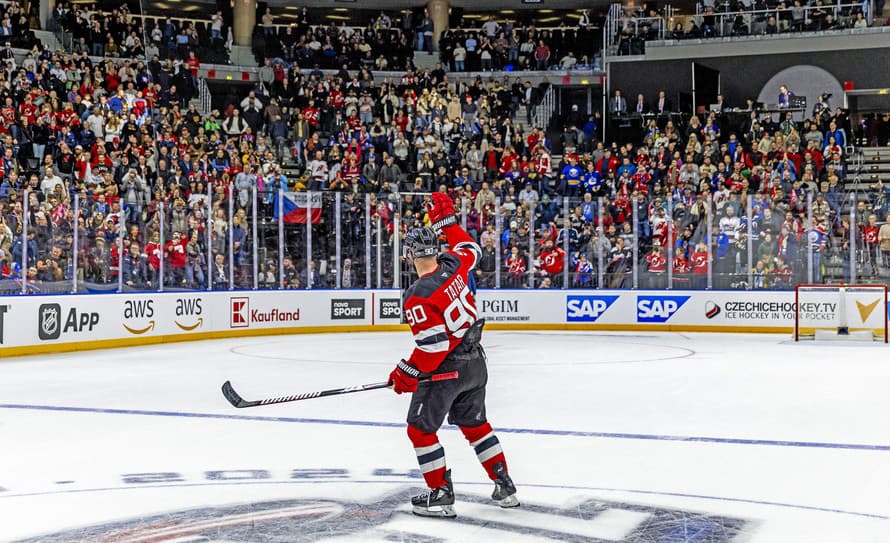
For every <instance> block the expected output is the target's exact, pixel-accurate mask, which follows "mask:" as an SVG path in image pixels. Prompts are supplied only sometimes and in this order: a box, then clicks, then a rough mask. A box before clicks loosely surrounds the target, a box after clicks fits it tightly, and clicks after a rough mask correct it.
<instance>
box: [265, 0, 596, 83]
mask: <svg viewBox="0 0 890 543" xmlns="http://www.w3.org/2000/svg"><path fill="white" fill-rule="evenodd" d="M288 21H289V24H288V25H285V26H280V25H276V19H275V17H274V16H273V15H272V13H271V10H268V9H267V10H266V13H265V14H264V15H263V17H262V19H261V20H260V22H258V24H257V32H256V33H255V38H254V43H255V45H254V50H255V51H256V52H257V53H258V55H259V56H260V58H262V57H267V58H281V59H282V60H283V61H285V62H287V63H290V62H296V63H298V64H300V65H301V66H308V67H312V66H318V67H320V68H322V69H325V68H327V69H339V68H341V67H343V66H346V67H347V68H348V69H361V68H366V69H376V70H402V69H405V68H407V67H409V66H410V65H411V64H412V62H413V55H414V52H415V51H420V52H426V53H429V54H432V53H433V21H432V19H431V18H430V15H429V12H428V11H426V10H424V13H423V14H422V15H421V16H419V17H417V16H415V14H414V12H412V11H411V10H405V11H402V12H400V13H399V14H398V15H397V16H390V15H389V14H387V13H386V12H380V14H379V15H377V16H375V17H371V18H369V20H368V22H367V25H366V26H365V27H364V28H355V27H352V26H348V25H347V24H346V22H345V21H344V22H342V23H341V24H340V25H336V24H330V25H324V24H313V23H312V20H311V17H310V14H309V11H308V10H307V9H305V8H304V9H303V10H302V11H301V12H300V13H299V14H298V15H297V18H296V20H294V19H288ZM601 41H602V40H601V37H597V35H596V30H595V25H594V23H593V22H592V19H591V15H590V13H589V12H588V11H586V10H585V11H583V12H581V13H580V15H579V17H578V19H577V23H576V24H574V25H568V24H566V22H565V21H563V22H561V23H560V24H559V26H558V27H556V28H551V29H538V28H536V27H535V26H534V25H533V24H526V23H524V22H520V21H513V20H508V19H495V18H494V17H493V16H492V17H489V18H488V19H486V20H485V21H483V22H482V23H481V24H480V25H479V27H478V28H466V27H462V26H461V25H458V26H456V27H455V28H450V29H447V30H445V32H443V33H442V35H441V36H440V38H439V58H440V60H441V63H442V65H443V66H445V67H446V68H447V69H448V70H449V71H456V72H463V71H494V70H504V69H509V70H511V71H513V70H547V69H550V68H560V69H570V68H573V67H576V66H577V67H581V66H586V67H589V66H590V65H592V64H593V59H594V55H595V53H596V51H597V50H598V44H600V43H601Z"/></svg>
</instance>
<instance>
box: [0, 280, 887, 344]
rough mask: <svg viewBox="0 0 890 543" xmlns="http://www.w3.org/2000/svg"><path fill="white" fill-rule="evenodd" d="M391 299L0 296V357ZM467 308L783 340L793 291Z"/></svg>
mask: <svg viewBox="0 0 890 543" xmlns="http://www.w3.org/2000/svg"><path fill="white" fill-rule="evenodd" d="M399 295H400V293H399V291H397V290H373V291H372V290H367V291H364V290H349V291H334V290H326V291H283V292H278V291H268V292H265V291H264V292H251V291H247V292H168V293H149V294H103V295H76V296H34V297H28V296H6V297H0V338H2V339H0V342H2V343H0V357H2V356H4V355H6V356H13V355H16V354H30V353H32V352H47V351H50V350H71V349H88V348H101V347H105V346H118V345H122V344H126V345H139V344H142V343H145V344H149V343H157V342H160V341H167V340H187V339H208V338H212V337H231V336H239V335H255V334H275V333H293V332H298V331H300V330H301V329H306V331H308V332H337V331H368V330H375V329H380V330H392V329H393V326H398V325H399V322H400V316H401V308H400V307H399ZM871 298H875V300H871ZM878 298H879V295H878V294H877V293H864V294H861V295H859V294H857V297H856V298H855V299H852V298H851V300H850V302H848V306H850V307H848V311H847V312H848V319H849V321H850V325H851V326H856V325H857V322H856V320H857V319H860V317H861V320H863V321H865V320H869V322H870V323H873V322H874V320H875V319H880V318H881V316H883V318H886V315H887V311H886V308H884V310H883V312H881V310H879V309H878V307H884V306H883V304H878V303H876V300H878ZM476 302H477V307H478V308H479V314H480V316H482V317H484V318H485V319H486V320H487V321H488V328H489V329H534V328H541V329H560V328H562V329H590V330H634V329H641V330H665V331H668V330H685V331H708V330H713V331H731V332H745V331H755V332H782V333H789V334H790V332H791V329H792V327H793V325H794V313H795V311H794V309H795V301H794V293H793V292H745V291H738V292H733V291H719V292H718V291H615V290H611V291H607V290H600V291H597V290H480V291H478V293H477V295H476ZM801 303H802V311H803V312H804V314H805V315H806V318H807V320H808V321H810V322H814V321H815V322H819V321H824V322H826V323H830V322H831V321H833V320H834V319H835V318H836V316H835V315H836V309H837V307H836V302H834V301H830V300H828V301H823V300H818V299H811V300H807V301H802V302H801ZM882 313H883V315H882ZM121 340H126V342H121ZM66 345H70V348H68V347H65V346H66Z"/></svg>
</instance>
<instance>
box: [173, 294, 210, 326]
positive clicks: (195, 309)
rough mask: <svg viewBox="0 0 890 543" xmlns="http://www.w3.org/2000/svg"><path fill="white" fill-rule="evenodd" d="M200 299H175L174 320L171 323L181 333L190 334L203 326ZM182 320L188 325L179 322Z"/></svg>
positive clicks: (202, 310)
mask: <svg viewBox="0 0 890 543" xmlns="http://www.w3.org/2000/svg"><path fill="white" fill-rule="evenodd" d="M202 301H203V300H201V298H177V299H176V318H175V319H173V323H174V324H175V325H176V326H178V327H179V329H180V330H182V331H183V332H192V331H194V330H197V329H198V328H202V327H203V326H204V317H203V316H202V314H203V312H204V308H202V307H201V302H202ZM180 320H183V321H185V322H188V323H189V324H183V323H181V322H179V321H180Z"/></svg>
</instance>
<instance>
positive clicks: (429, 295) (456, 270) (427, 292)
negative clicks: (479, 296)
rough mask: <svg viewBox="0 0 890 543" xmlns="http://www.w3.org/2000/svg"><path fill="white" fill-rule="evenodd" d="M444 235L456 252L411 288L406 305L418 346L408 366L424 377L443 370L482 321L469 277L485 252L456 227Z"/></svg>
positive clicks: (444, 257)
mask: <svg viewBox="0 0 890 543" xmlns="http://www.w3.org/2000/svg"><path fill="white" fill-rule="evenodd" d="M443 232H444V233H445V237H446V239H447V240H448V245H449V246H450V247H452V249H451V250H450V251H448V252H447V253H445V254H442V255H440V256H439V259H438V261H439V266H438V267H437V268H436V269H435V271H433V272H431V273H428V274H427V275H424V276H423V277H420V278H419V279H418V280H417V281H415V282H414V284H413V285H411V286H410V287H409V288H408V290H407V291H406V292H405V301H404V304H403V305H404V314H405V318H406V319H407V320H408V324H409V325H410V326H411V333H412V334H414V343H415V347H414V352H412V353H411V357H410V358H409V359H408V362H409V363H410V364H411V365H412V366H414V367H416V368H417V369H419V370H420V371H421V372H424V373H430V372H433V371H435V370H436V368H438V367H439V365H440V364H441V363H442V361H443V360H445V357H446V356H448V353H450V352H451V351H452V350H453V349H454V348H455V347H457V346H458V345H459V344H460V342H461V340H462V339H463V337H464V334H466V332H467V329H468V328H469V327H470V326H471V325H472V324H473V323H474V322H476V319H477V317H478V311H477V310H476V299H475V297H474V293H473V291H472V290H471V289H470V284H471V283H470V280H469V278H468V276H469V274H470V273H471V270H472V269H473V268H475V267H476V263H477V262H478V261H479V257H480V256H481V255H482V250H481V249H480V248H479V246H478V245H477V244H476V243H475V242H473V240H472V238H470V236H469V235H468V234H467V233H466V232H465V231H464V229H463V228H461V227H460V226H458V225H456V224H455V225H451V226H446V227H445V228H444V229H443Z"/></svg>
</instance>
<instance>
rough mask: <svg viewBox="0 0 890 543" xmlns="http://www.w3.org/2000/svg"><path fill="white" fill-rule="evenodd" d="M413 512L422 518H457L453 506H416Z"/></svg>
mask: <svg viewBox="0 0 890 543" xmlns="http://www.w3.org/2000/svg"><path fill="white" fill-rule="evenodd" d="M413 512H414V514H415V515H418V516H421V517H436V518H454V517H456V516H457V513H455V512H454V506H453V505H435V506H433V507H423V506H419V505H415V506H414V511H413Z"/></svg>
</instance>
